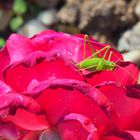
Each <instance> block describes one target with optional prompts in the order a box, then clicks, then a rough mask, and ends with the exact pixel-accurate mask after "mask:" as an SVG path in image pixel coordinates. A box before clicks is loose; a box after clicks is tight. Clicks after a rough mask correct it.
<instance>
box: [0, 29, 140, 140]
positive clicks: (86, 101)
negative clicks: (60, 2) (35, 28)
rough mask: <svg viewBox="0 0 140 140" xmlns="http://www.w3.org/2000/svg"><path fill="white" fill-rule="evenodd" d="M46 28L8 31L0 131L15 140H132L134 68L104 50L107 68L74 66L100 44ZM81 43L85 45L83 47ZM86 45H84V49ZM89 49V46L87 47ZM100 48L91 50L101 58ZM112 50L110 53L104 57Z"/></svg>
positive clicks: (139, 120)
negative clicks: (31, 33)
mask: <svg viewBox="0 0 140 140" xmlns="http://www.w3.org/2000/svg"><path fill="white" fill-rule="evenodd" d="M84 37H85V36H84V35H69V34H65V33H58V32H55V31H52V30H48V31H44V32H42V33H40V34H38V35H36V36H34V37H32V38H26V37H24V36H22V35H18V34H12V35H11V36H10V38H9V39H8V40H7V43H6V46H5V47H4V49H3V50H1V52H0V58H1V60H2V61H1V63H0V72H1V74H0V92H1V93H0V101H1V102H0V117H1V125H0V135H1V136H2V137H3V138H7V139H11V140H15V139H23V140H38V139H39V140H41V139H55V140H59V139H62V140H71V139H74V140H134V139H135V140H138V139H139V138H140V132H139V131H140V117H139V116H140V100H139V99H140V96H139V93H140V85H138V84H136V83H137V79H138V69H137V67H136V66H135V64H133V63H131V62H124V61H123V58H122V56H121V54H120V53H118V52H117V51H116V50H115V49H113V48H109V50H108V51H107V54H106V55H105V59H106V60H108V58H109V57H110V60H109V61H110V62H112V63H110V64H114V66H113V69H109V68H108V67H107V66H106V67H104V69H103V68H101V70H98V69H97V67H98V66H99V65H97V67H96V68H95V69H94V71H93V70H91V69H89V68H87V69H80V70H79V67H78V65H77V64H79V63H80V62H82V61H83V60H84V59H86V58H88V57H89V56H91V55H92V54H93V51H94V52H96V53H97V52H99V51H101V50H102V49H103V48H105V46H106V44H99V43H98V42H96V41H95V40H94V39H92V38H89V40H86V41H84V40H85V39H84ZM84 44H85V45H84ZM85 46H86V48H85ZM91 47H92V48H91ZM105 53H106V50H105V49H103V51H101V52H100V53H98V54H97V56H98V58H99V59H100V60H101V61H104V60H103V59H102V58H103V57H104V54H105ZM110 53H112V56H110ZM99 63H100V62H99Z"/></svg>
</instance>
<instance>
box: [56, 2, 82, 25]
mask: <svg viewBox="0 0 140 140" xmlns="http://www.w3.org/2000/svg"><path fill="white" fill-rule="evenodd" d="M80 1H83V0H67V2H66V4H65V5H64V6H63V7H62V8H61V9H60V11H59V12H58V14H57V16H58V18H59V20H60V21H61V22H62V23H70V24H74V23H76V21H77V20H78V18H77V16H78V11H79V5H80Z"/></svg>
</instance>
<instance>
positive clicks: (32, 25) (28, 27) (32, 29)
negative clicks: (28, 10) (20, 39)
mask: <svg viewBox="0 0 140 140" xmlns="http://www.w3.org/2000/svg"><path fill="white" fill-rule="evenodd" d="M45 29H47V27H45V26H44V25H43V24H41V23H40V22H39V21H38V20H36V19H32V20H30V21H29V22H27V23H26V24H25V25H24V26H23V27H21V28H20V29H19V31H18V33H20V34H23V35H25V36H28V37H32V36H33V35H35V34H37V33H39V32H41V31H43V30H45Z"/></svg>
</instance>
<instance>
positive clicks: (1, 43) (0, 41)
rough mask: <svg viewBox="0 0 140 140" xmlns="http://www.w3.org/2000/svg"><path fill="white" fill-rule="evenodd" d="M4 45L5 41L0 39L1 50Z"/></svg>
mask: <svg viewBox="0 0 140 140" xmlns="http://www.w3.org/2000/svg"><path fill="white" fill-rule="evenodd" d="M4 45H5V40H4V39H3V38H1V37H0V48H2V47H3V46H4Z"/></svg>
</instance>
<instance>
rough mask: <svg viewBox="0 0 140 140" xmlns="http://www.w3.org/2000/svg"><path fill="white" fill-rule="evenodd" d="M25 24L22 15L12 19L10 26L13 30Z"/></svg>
mask: <svg viewBox="0 0 140 140" xmlns="http://www.w3.org/2000/svg"><path fill="white" fill-rule="evenodd" d="M22 24H23V19H22V17H20V16H19V17H15V18H13V19H12V20H11V21H10V28H11V30H13V31H17V29H19V27H20V26H21V25H22Z"/></svg>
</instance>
